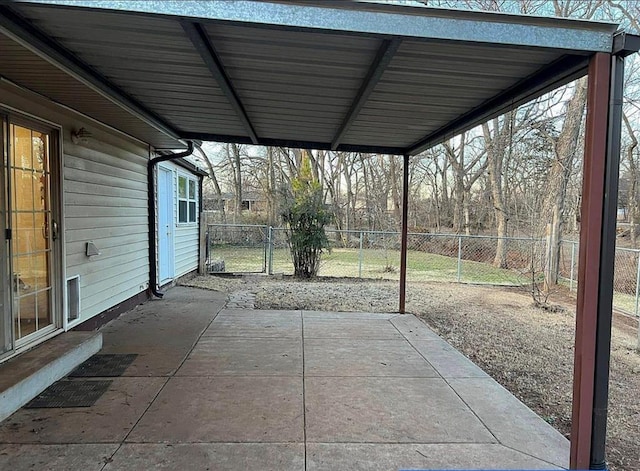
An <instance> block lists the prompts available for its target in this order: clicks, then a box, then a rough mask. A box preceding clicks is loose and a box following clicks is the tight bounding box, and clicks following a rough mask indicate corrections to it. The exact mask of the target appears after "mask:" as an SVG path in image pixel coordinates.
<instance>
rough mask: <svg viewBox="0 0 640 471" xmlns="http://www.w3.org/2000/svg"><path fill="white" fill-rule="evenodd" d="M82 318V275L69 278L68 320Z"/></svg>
mask: <svg viewBox="0 0 640 471" xmlns="http://www.w3.org/2000/svg"><path fill="white" fill-rule="evenodd" d="M79 318H80V275H77V276H74V277H72V278H69V279H68V280H67V322H71V321H75V320H76V319H79Z"/></svg>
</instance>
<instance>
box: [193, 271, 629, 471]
mask: <svg viewBox="0 0 640 471" xmlns="http://www.w3.org/2000/svg"><path fill="white" fill-rule="evenodd" d="M185 284H188V285H190V286H198V287H202V288H208V289H216V290H220V291H235V290H238V289H243V290H249V291H252V292H255V293H256V303H257V307H258V308H260V309H313V310H328V311H376V312H392V311H396V310H397V299H398V287H397V283H396V282H389V281H362V280H353V279H349V280H345V279H322V280H319V281H294V280H291V279H272V278H267V277H261V276H254V277H245V278H231V279H229V278H218V277H213V276H208V277H207V276H204V277H196V278H193V279H191V280H187V281H185ZM407 300H408V304H407V310H408V311H409V312H412V313H414V314H416V315H418V316H420V317H421V318H422V319H424V320H425V321H426V322H427V323H428V324H429V325H430V326H431V327H432V328H433V329H434V330H436V331H437V332H438V333H439V334H440V335H441V336H442V337H444V338H445V339H446V340H448V341H449V342H450V343H451V344H452V345H454V346H455V347H456V348H458V349H459V350H460V351H462V352H463V353H464V354H465V355H467V357H469V358H470V359H471V360H473V361H474V362H475V363H477V364H478V365H479V366H481V367H482V368H483V369H484V370H485V371H487V372H488V373H489V374H491V375H492V376H493V377H494V378H495V379H496V380H497V381H499V382H500V383H501V384H502V385H504V386H505V387H506V388H508V389H509V390H510V391H511V392H512V393H513V394H514V395H516V396H517V397H518V398H520V400H522V401H523V402H524V403H525V404H527V405H528V406H529V407H530V408H532V409H533V410H534V411H536V412H537V413H538V414H539V415H541V416H542V417H543V418H544V419H545V420H547V421H548V422H549V423H551V424H552V425H553V426H555V427H556V428H557V429H558V430H559V431H560V432H562V433H564V434H565V435H568V433H569V428H570V424H571V394H572V392H571V391H572V371H573V342H574V323H575V309H574V307H573V305H572V303H571V302H567V301H566V300H564V301H563V300H560V299H558V300H554V301H555V302H560V303H564V305H565V307H566V310H565V311H563V312H554V313H550V312H546V311H544V310H542V309H539V308H536V307H534V306H533V304H532V300H531V297H530V296H529V295H528V294H527V293H526V292H524V291H523V290H519V289H510V288H497V287H486V286H472V285H457V284H449V283H413V284H410V285H409V287H408V293H407ZM636 325H637V322H636V321H635V320H629V319H626V320H625V319H624V318H616V321H615V322H614V329H613V340H612V345H613V346H612V356H611V382H610V385H611V386H610V389H611V391H610V411H609V431H608V449H607V453H608V459H609V462H610V464H611V469H612V470H614V471H636V470H638V469H640V447H639V446H638V443H640V396H639V394H638V392H639V391H640V355H638V353H637V352H636V351H635V344H636V337H635V336H636V330H637V328H636Z"/></svg>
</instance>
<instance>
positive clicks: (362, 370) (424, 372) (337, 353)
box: [304, 339, 438, 378]
mask: <svg viewBox="0 0 640 471" xmlns="http://www.w3.org/2000/svg"><path fill="white" fill-rule="evenodd" d="M304 363H305V375H306V376H394V377H413V378H433V377H437V376H438V373H436V371H435V370H434V369H433V367H431V365H429V363H427V362H426V361H425V360H424V358H422V356H420V354H419V353H418V352H416V350H415V349H414V348H413V347H412V346H411V345H410V344H409V343H408V342H407V341H406V340H371V339H366V340H361V339H360V340H353V339H307V340H305V343H304Z"/></svg>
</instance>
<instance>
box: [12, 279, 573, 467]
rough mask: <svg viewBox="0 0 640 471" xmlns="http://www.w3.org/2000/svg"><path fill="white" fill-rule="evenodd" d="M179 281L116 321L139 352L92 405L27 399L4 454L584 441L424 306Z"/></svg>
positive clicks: (112, 461)
mask: <svg viewBox="0 0 640 471" xmlns="http://www.w3.org/2000/svg"><path fill="white" fill-rule="evenodd" d="M225 303H226V297H225V296H224V295H222V294H220V293H216V292H210V291H203V290H197V289H189V288H173V289H171V290H170V291H168V292H167V295H166V296H165V298H164V299H163V300H154V301H150V302H148V303H146V304H144V305H142V306H139V307H138V308H136V309H134V310H133V311H131V312H129V313H127V314H126V315H124V316H122V317H121V318H119V319H118V320H116V321H114V322H112V323H110V324H109V325H107V326H106V327H105V328H103V330H102V332H103V335H104V347H103V350H102V353H137V354H138V357H137V358H136V360H135V361H134V363H133V364H132V365H131V366H130V367H129V368H128V369H127V371H126V373H125V374H124V375H123V376H121V377H119V378H115V379H114V381H113V383H112V385H111V387H110V389H109V390H108V391H107V392H106V393H105V394H104V395H103V396H102V397H101V398H100V399H99V400H98V402H97V403H96V404H95V405H94V406H93V407H90V408H76V409H21V410H19V411H18V412H17V413H15V414H14V415H12V416H11V417H9V418H8V419H7V420H5V421H4V422H3V423H2V424H0V469H7V470H9V469H11V470H22V469H32V468H34V469H35V468H38V469H48V470H71V469H73V470H75V469H82V470H87V471H90V470H105V471H114V470H143V469H164V470H175V469H185V470H196V469H211V470H296V471H297V470H309V471H312V470H336V471H337V470H347V469H348V470H399V469H456V468H458V469H460V468H475V469H518V468H519V469H561V468H565V467H567V466H568V462H569V457H568V455H569V444H568V442H567V440H566V439H565V438H564V437H562V436H561V435H560V434H559V433H558V432H556V431H555V429H553V428H552V427H551V426H550V425H548V424H547V423H546V422H544V421H543V420H542V419H541V418H540V417H538V416H537V415H536V414H534V413H533V412H532V411H531V410H529V409H528V408H527V407H525V406H524V405H523V404H522V403H521V402H519V401H518V400H517V399H516V398H515V397H513V396H512V395H511V394H510V393H509V392H507V391H506V390H505V389H504V388H502V387H501V386H500V385H498V384H497V383H496V382H495V381H494V380H493V379H491V378H490V377H488V376H487V375H486V374H485V373H484V372H483V371H482V370H481V369H479V368H478V367H476V366H475V365H474V364H473V363H471V362H470V361H469V360H467V359H466V358H465V357H464V356H463V355H461V354H460V353H459V352H457V351H456V350H455V349H454V348H452V347H451V346H450V345H449V344H447V343H446V342H445V341H444V340H442V339H441V338H440V337H438V336H437V335H436V334H435V333H433V332H432V331H431V330H430V329H429V328H428V327H427V326H426V325H425V324H423V323H422V322H421V321H419V320H418V319H417V318H415V317H413V316H410V315H397V314H373V313H333V312H332V313H327V312H309V311H304V312H300V311H260V310H252V309H225V308H224V306H225Z"/></svg>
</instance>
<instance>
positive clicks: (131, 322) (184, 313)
mask: <svg viewBox="0 0 640 471" xmlns="http://www.w3.org/2000/svg"><path fill="white" fill-rule="evenodd" d="M225 299H226V298H223V297H222V295H221V294H216V293H215V292H212V291H205V290H200V289H195V288H183V287H176V288H173V289H171V290H169V291H168V292H167V293H166V295H165V297H164V298H163V299H152V300H150V301H148V302H146V303H145V304H142V305H140V306H137V307H136V308H134V309H133V310H132V311H130V312H128V313H126V314H123V315H122V316H120V317H119V318H118V319H116V320H114V321H113V322H110V323H109V324H107V325H106V326H104V327H103V328H102V329H101V330H100V332H102V334H103V336H104V347H105V348H110V347H118V348H122V347H131V348H132V349H133V348H136V347H156V348H157V347H164V348H177V349H190V348H191V347H192V346H193V344H194V343H195V341H196V340H197V338H198V336H199V335H200V334H202V332H204V330H205V328H206V327H207V325H209V323H210V322H211V320H212V319H213V318H214V317H215V316H216V314H218V312H219V311H220V309H222V307H223V306H224V302H225ZM131 353H135V352H131Z"/></svg>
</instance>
